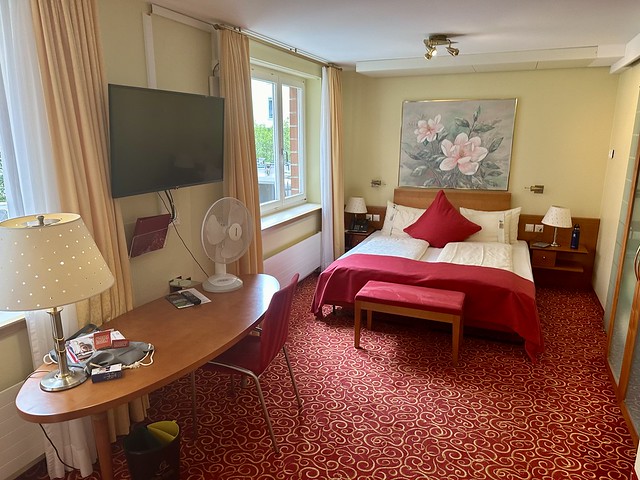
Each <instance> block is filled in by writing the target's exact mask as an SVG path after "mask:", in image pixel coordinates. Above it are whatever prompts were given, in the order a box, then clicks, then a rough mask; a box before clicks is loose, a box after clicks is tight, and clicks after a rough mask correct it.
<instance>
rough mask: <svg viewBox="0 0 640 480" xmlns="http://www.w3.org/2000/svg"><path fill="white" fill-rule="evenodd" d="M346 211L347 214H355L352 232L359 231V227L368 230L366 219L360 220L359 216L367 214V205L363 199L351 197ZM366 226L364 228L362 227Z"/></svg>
mask: <svg viewBox="0 0 640 480" xmlns="http://www.w3.org/2000/svg"><path fill="white" fill-rule="evenodd" d="M344 211H345V212H347V213H353V222H351V227H350V229H351V230H358V225H360V226H361V229H362V228H364V231H366V230H367V228H366V225H367V221H366V219H362V220H360V221H359V220H358V215H361V214H366V213H367V204H366V203H365V201H364V198H362V197H349V200H348V201H347V206H346V207H344ZM362 225H364V227H362Z"/></svg>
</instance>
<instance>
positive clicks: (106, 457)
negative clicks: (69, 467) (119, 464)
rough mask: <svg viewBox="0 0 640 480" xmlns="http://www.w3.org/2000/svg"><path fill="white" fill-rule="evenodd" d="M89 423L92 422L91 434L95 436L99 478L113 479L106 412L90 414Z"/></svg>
mask: <svg viewBox="0 0 640 480" xmlns="http://www.w3.org/2000/svg"><path fill="white" fill-rule="evenodd" d="M91 423H92V424H93V435H94V436H95V438H96V449H97V450H98V461H99V462H100V475H101V478H102V480H113V461H112V459H111V443H110V442H109V422H108V420H107V412H102V413H97V414H95V415H91Z"/></svg>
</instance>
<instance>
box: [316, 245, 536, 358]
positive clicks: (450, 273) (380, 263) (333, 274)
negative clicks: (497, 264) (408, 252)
mask: <svg viewBox="0 0 640 480" xmlns="http://www.w3.org/2000/svg"><path fill="white" fill-rule="evenodd" d="M369 280H380V281H385V282H393V283H402V284H409V285H420V286H424V287H431V288H442V289H445V290H454V291H458V292H464V293H465V295H466V298H465V308H464V324H465V325H467V326H473V327H480V328H487V329H491V330H500V331H507V332H515V333H517V334H518V335H519V336H521V337H522V338H523V339H524V341H525V350H526V352H527V354H528V355H529V357H530V358H531V360H532V361H534V362H535V361H536V359H537V355H538V354H539V353H542V351H543V350H544V347H543V341H542V332H541V329H540V320H539V318H538V310H537V308H536V300H535V286H534V284H533V282H531V281H529V280H525V279H524V278H522V277H520V276H518V275H516V274H515V273H511V272H508V271H506V270H500V269H496V268H487V267H477V266H468V265H457V264H451V263H427V262H419V261H416V260H410V259H407V258H400V257H391V256H383V255H363V254H353V255H349V256H347V257H345V258H342V259H338V260H336V261H335V262H333V263H332V264H331V265H329V266H328V267H327V268H326V270H324V271H323V272H322V273H321V274H320V277H319V279H318V284H317V286H316V291H315V294H314V297H313V304H312V307H311V309H312V312H313V313H314V314H315V315H316V316H320V315H322V306H323V305H342V306H349V305H353V301H354V300H353V299H354V298H355V296H356V293H358V291H359V290H360V289H361V288H362V287H363V286H364V285H365V284H366V283H367V282H368V281H369Z"/></svg>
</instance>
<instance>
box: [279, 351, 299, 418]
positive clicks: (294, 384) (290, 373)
mask: <svg viewBox="0 0 640 480" xmlns="http://www.w3.org/2000/svg"><path fill="white" fill-rule="evenodd" d="M282 351H283V352H284V358H285V360H286V361H287V368H288V369H289V375H290V376H291V383H292V384H293V391H294V392H295V394H296V398H297V399H298V407H302V400H300V393H298V385H297V384H296V379H295V377H294V376H293V369H292V368H291V362H290V361H289V353H288V352H287V347H286V346H284V345H283V346H282Z"/></svg>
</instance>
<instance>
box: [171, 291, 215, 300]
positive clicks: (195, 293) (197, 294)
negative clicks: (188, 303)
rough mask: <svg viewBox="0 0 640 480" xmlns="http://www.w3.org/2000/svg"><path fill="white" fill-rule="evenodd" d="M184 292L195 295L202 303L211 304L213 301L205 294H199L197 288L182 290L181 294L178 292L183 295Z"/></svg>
mask: <svg viewBox="0 0 640 480" xmlns="http://www.w3.org/2000/svg"><path fill="white" fill-rule="evenodd" d="M182 292H189V293H193V294H194V295H195V296H196V297H198V298H199V299H200V301H201V302H202V303H209V302H210V301H211V300H209V298H207V297H206V296H205V295H204V294H202V293H201V292H199V291H198V290H196V289H195V288H185V289H183V290H180V292H178V293H182Z"/></svg>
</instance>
